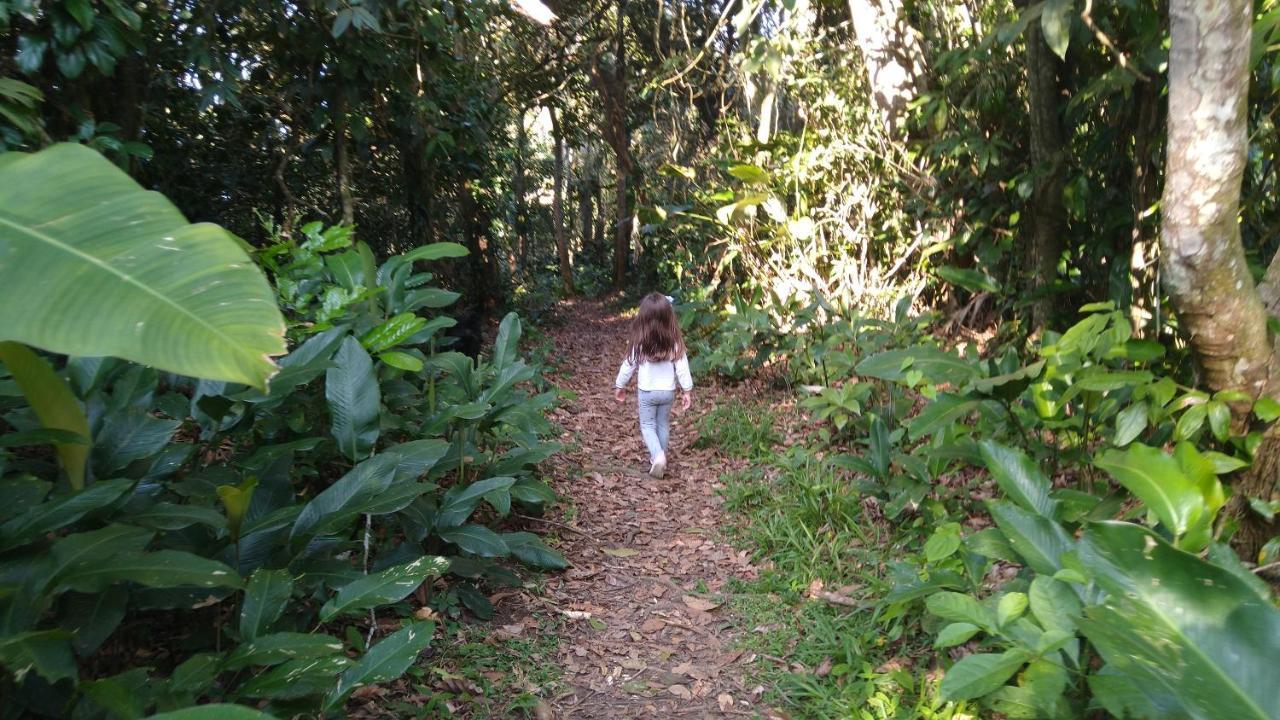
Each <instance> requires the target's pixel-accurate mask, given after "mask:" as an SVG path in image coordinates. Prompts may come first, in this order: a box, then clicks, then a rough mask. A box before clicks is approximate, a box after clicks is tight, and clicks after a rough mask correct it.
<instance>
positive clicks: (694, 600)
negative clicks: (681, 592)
mask: <svg viewBox="0 0 1280 720" xmlns="http://www.w3.org/2000/svg"><path fill="white" fill-rule="evenodd" d="M683 599H684V604H685V605H688V606H689V607H690V608H691V609H693V610H698V611H700V612H711V611H712V610H715V609H716V608H718V607H720V605H721V604H722V603H718V602H712V601H710V600H704V599H702V598H700V597H694V596H693V595H685V596H684V598H683Z"/></svg>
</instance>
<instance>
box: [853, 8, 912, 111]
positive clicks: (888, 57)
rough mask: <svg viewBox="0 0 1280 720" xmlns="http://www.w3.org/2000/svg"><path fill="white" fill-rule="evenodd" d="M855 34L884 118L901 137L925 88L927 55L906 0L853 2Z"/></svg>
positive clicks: (876, 102)
mask: <svg viewBox="0 0 1280 720" xmlns="http://www.w3.org/2000/svg"><path fill="white" fill-rule="evenodd" d="M849 15H850V16H851V18H852V19H853V32H854V35H855V36H856V38H857V41H858V49H859V50H861V51H862V62H863V64H864V65H866V68H867V81H868V83H869V84H870V86H871V93H872V96H873V99H874V100H875V104H876V109H877V110H879V111H880V119H881V121H882V122H883V123H884V126H885V128H886V129H887V130H888V131H889V134H890V135H899V134H900V133H901V131H902V123H903V121H904V120H905V118H906V112H907V106H908V105H909V104H910V103H911V101H912V100H914V99H915V97H916V95H917V93H919V91H920V90H921V88H922V84H923V78H924V53H923V51H922V49H921V47H920V40H919V38H918V37H917V36H916V33H915V31H914V29H913V28H912V27H911V24H910V23H908V22H907V15H906V12H905V11H904V10H903V7H902V0H849Z"/></svg>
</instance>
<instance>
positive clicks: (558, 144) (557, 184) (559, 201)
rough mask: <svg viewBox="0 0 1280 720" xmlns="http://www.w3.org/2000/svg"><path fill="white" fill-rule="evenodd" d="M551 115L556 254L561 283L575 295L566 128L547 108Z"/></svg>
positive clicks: (565, 290) (553, 214) (568, 292)
mask: <svg viewBox="0 0 1280 720" xmlns="http://www.w3.org/2000/svg"><path fill="white" fill-rule="evenodd" d="M547 112H549V113H550V114H551V136H552V138H553V139H554V140H555V164H554V168H555V169H554V171H553V176H552V192H551V225H552V227H553V229H554V230H555V236H556V254H557V255H558V256H559V258H560V282H561V283H563V284H564V293H565V295H572V294H573V266H572V265H571V264H570V261H569V238H568V235H567V233H566V232H565V227H564V152H565V148H564V128H563V127H561V126H560V117H559V116H558V115H557V114H556V109H555V108H551V107H549V108H547Z"/></svg>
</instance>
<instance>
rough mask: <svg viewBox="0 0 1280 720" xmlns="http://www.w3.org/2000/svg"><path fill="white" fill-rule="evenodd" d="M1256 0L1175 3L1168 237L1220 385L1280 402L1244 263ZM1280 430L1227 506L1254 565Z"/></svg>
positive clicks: (1168, 271)
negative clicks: (1242, 221) (1243, 201)
mask: <svg viewBox="0 0 1280 720" xmlns="http://www.w3.org/2000/svg"><path fill="white" fill-rule="evenodd" d="M1252 8H1253V4H1252V3H1251V2H1250V1H1249V0H1218V1H1217V2H1211V3H1208V2H1202V1H1200V0H1171V1H1170V3H1169V18H1170V24H1169V37H1170V49H1169V141H1168V143H1169V145H1168V156H1167V160H1166V166H1165V188H1164V201H1163V205H1162V209H1163V212H1164V218H1163V228H1162V233H1161V238H1160V241H1161V242H1160V251H1161V262H1162V263H1163V265H1162V268H1163V275H1164V282H1165V287H1166V289H1167V290H1168V292H1169V298H1170V300H1171V301H1172V303H1173V306H1174V309H1175V310H1176V311H1177V313H1178V324H1179V327H1180V328H1181V329H1182V330H1183V332H1184V333H1185V335H1186V337H1187V340H1188V342H1189V343H1190V345H1191V347H1192V349H1193V350H1194V351H1195V354H1196V358H1197V359H1198V360H1199V362H1200V365H1201V367H1202V369H1203V380H1204V384H1205V385H1206V386H1208V388H1209V389H1210V390H1214V391H1218V390H1231V389H1233V390H1244V391H1245V392H1248V393H1249V394H1250V395H1252V396H1254V397H1258V396H1262V395H1267V396H1270V397H1273V398H1280V377H1277V371H1278V370H1280V367H1278V366H1277V359H1276V353H1275V348H1274V347H1273V346H1272V344H1271V341H1270V339H1269V338H1268V332H1267V312H1266V309H1265V308H1264V307H1263V301H1262V297H1261V294H1260V293H1259V292H1258V291H1257V289H1255V287H1254V284H1253V278H1252V277H1251V276H1250V274H1249V269H1248V266H1247V265H1246V263H1245V254H1244V247H1243V245H1242V244H1241V242H1240V228H1239V225H1238V224H1237V221H1236V217H1237V214H1238V212H1239V205H1240V183H1241V178H1242V177H1243V174H1244V167H1245V150H1246V147H1247V135H1246V133H1247V118H1246V100H1247V98H1248V94H1249V45H1250V40H1251V14H1252ZM1278 477H1280V431H1273V432H1269V433H1268V434H1267V436H1266V438H1265V439H1264V441H1263V443H1262V445H1261V446H1260V447H1258V449H1257V450H1256V451H1255V453H1254V463H1253V466H1252V467H1251V468H1250V469H1249V470H1248V471H1246V472H1245V473H1244V474H1243V476H1242V477H1240V478H1239V479H1238V480H1237V481H1236V483H1235V484H1234V487H1233V493H1232V499H1231V503H1230V505H1229V507H1228V512H1230V513H1232V514H1233V515H1234V516H1235V517H1236V518H1237V519H1238V520H1239V521H1240V529H1239V532H1238V533H1237V534H1236V536H1235V538H1234V539H1233V544H1234V545H1235V547H1236V550H1237V551H1238V552H1240V554H1241V556H1242V557H1244V558H1245V559H1246V560H1256V559H1257V554H1258V549H1259V548H1260V547H1261V544H1262V543H1263V542H1264V541H1265V540H1267V539H1268V538H1269V537H1270V536H1272V535H1274V534H1276V532H1277V527H1276V524H1275V523H1267V522H1265V521H1264V520H1263V518H1262V517H1261V516H1260V515H1258V514H1257V513H1255V512H1253V511H1252V510H1251V509H1250V508H1249V498H1250V497H1261V498H1263V499H1267V500H1272V499H1280V484H1278V483H1277V478H1278Z"/></svg>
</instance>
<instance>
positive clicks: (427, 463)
mask: <svg viewBox="0 0 1280 720" xmlns="http://www.w3.org/2000/svg"><path fill="white" fill-rule="evenodd" d="M450 447H451V446H450V444H449V443H448V442H447V441H445V440H441V439H440V438H429V439H427V440H413V441H411V442H406V443H400V444H399V445H392V446H391V447H389V448H387V449H385V450H383V451H382V453H381V454H382V455H386V456H388V457H394V458H395V461H396V474H395V479H396V481H397V482H400V481H405V480H417V479H419V478H421V477H422V476H423V475H424V474H426V472H427V471H428V470H430V469H431V468H433V467H435V465H436V463H438V462H440V459H441V458H443V457H444V456H445V455H447V454H449V448H450Z"/></svg>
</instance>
